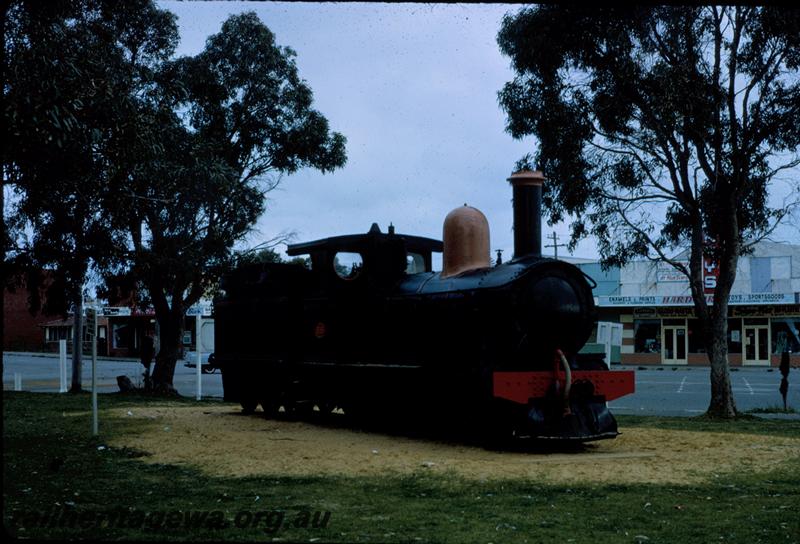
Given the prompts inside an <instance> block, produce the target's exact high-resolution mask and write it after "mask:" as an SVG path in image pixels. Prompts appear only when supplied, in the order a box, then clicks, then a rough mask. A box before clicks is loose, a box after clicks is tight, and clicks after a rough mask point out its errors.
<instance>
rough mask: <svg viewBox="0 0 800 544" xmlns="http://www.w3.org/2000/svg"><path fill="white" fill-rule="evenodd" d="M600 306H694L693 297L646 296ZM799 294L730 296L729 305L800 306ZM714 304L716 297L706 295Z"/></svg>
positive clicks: (611, 299) (603, 300)
mask: <svg viewBox="0 0 800 544" xmlns="http://www.w3.org/2000/svg"><path fill="white" fill-rule="evenodd" d="M595 298H596V302H597V305H598V306H693V305H694V298H692V296H691V295H644V296H600V297H595ZM798 298H799V297H798V293H747V294H740V295H730V296H729V297H728V304H731V305H739V304H800V300H798ZM706 302H707V303H708V304H712V303H713V302H714V295H706Z"/></svg>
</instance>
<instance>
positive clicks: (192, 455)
mask: <svg viewBox="0 0 800 544" xmlns="http://www.w3.org/2000/svg"><path fill="white" fill-rule="evenodd" d="M110 412H111V414H112V415H114V416H116V417H121V418H137V419H140V418H141V419H146V420H147V421H148V422H149V423H150V424H148V425H147V426H146V429H147V430H145V431H143V432H141V433H131V434H128V435H125V436H124V437H120V438H118V439H117V440H116V441H115V442H112V443H111V445H112V446H127V447H130V448H136V449H139V450H143V451H145V452H148V453H150V454H151V455H148V456H145V457H142V458H141V459H142V460H143V461H144V462H150V463H173V464H182V465H190V466H194V467H197V468H199V469H200V470H201V471H203V472H205V473H207V474H209V475H215V476H252V475H298V476H300V475H347V476H358V475H361V476H367V475H380V474H409V473H413V472H417V471H435V472H445V473H448V472H449V473H455V474H458V475H460V476H463V477H466V478H470V479H478V480H486V479H493V478H532V479H536V480H541V481H547V482H553V483H570V482H575V483H577V482H598V483H600V482H602V483H613V482H618V483H644V482H647V483H680V484H682V483H693V482H698V481H701V480H706V479H707V478H709V477H713V475H714V474H716V473H723V472H728V471H734V470H748V471H754V472H762V471H767V470H770V469H771V468H774V467H775V466H776V465H777V464H779V463H780V462H782V461H784V460H786V459H787V458H788V457H792V456H798V455H800V438H787V437H772V436H760V435H752V434H732V433H701V432H691V431H676V430H664V429H656V428H640V427H636V428H630V429H625V428H621V429H620V431H621V432H622V434H621V435H620V436H619V437H617V438H616V439H613V440H604V441H600V442H596V443H592V444H588V445H586V446H585V448H583V449H582V450H581V451H578V452H572V453H542V452H500V451H490V450H486V449H483V448H480V447H476V446H470V445H465V444H463V443H454V442H442V441H436V440H432V439H425V438H410V437H407V436H393V435H389V434H382V433H375V432H366V431H361V430H357V429H352V428H337V427H334V426H324V425H317V424H313V423H307V422H292V421H283V420H267V419H264V418H263V417H262V416H261V414H260V413H257V414H255V415H250V416H244V415H242V414H241V413H240V410H239V407H238V406H233V405H221V406H209V407H204V408H200V409H198V408H197V407H146V408H145V407H142V408H134V409H131V410H111V411H110Z"/></svg>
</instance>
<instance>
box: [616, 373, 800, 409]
mask: <svg viewBox="0 0 800 544" xmlns="http://www.w3.org/2000/svg"><path fill="white" fill-rule="evenodd" d="M615 368H616V366H615ZM631 370H635V372H636V393H635V394H633V395H628V396H627V397H622V398H620V399H617V400H615V401H612V402H609V403H608V405H609V407H610V408H611V411H612V412H613V413H615V414H641V415H665V416H692V415H698V414H701V413H703V412H705V411H706V409H707V408H708V403H709V400H710V399H711V391H710V376H709V374H710V369H709V368H703V367H684V368H679V367H653V368H648V369H647V370H636V368H631ZM731 382H732V383H731V385H732V388H733V396H734V398H735V399H736V407H737V408H738V409H739V410H740V411H743V412H746V411H748V410H752V409H754V408H768V407H778V406H780V407H782V406H783V400H782V398H781V395H780V392H779V391H778V387H779V385H780V383H781V374H780V372H778V370H777V369H772V371H771V372H770V369H767V368H738V369H732V371H731ZM792 382H794V383H792ZM787 398H788V402H789V405H790V406H792V407H794V408H795V409H800V370H798V369H793V370H792V371H791V372H790V373H789V394H788V397H787Z"/></svg>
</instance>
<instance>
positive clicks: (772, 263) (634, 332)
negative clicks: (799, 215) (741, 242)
mask: <svg viewBox="0 0 800 544" xmlns="http://www.w3.org/2000/svg"><path fill="white" fill-rule="evenodd" d="M578 266H579V267H581V268H582V269H584V271H585V272H587V274H589V275H590V276H592V275H593V273H594V274H595V275H597V276H598V280H601V281H598V287H597V288H596V289H595V302H596V303H597V306H598V311H599V314H600V320H601V321H602V320H606V321H613V320H616V321H618V322H620V323H622V325H623V336H622V347H621V362H622V363H623V364H631V365H648V364H653V365H675V366H680V365H703V366H707V365H708V364H709V362H708V357H707V353H706V352H707V348H706V341H705V334H704V331H703V330H702V327H701V326H700V321H699V320H698V319H697V317H696V315H695V311H694V301H693V299H692V296H691V295H690V294H689V283H688V280H687V279H686V278H685V277H684V276H683V275H682V274H680V273H678V272H677V271H676V270H675V269H674V268H672V267H671V266H669V265H665V264H663V263H652V262H650V261H638V262H633V263H630V264H629V265H627V266H625V267H623V268H621V269H616V270H611V271H603V272H602V274H598V273H597V271H596V270H595V268H597V265H596V264H595V265H591V264H585V263H581V264H578ZM705 268H706V270H707V278H710V279H706V284H707V285H706V286H707V289H706V294H705V297H706V300H707V302H708V303H709V304H710V303H712V302H713V290H714V289H713V287H714V285H715V276H714V272H715V270H714V265H713V264H712V263H707V265H706V267H705ZM614 281H616V285H614ZM728 304H729V307H728V353H729V361H730V364H731V365H732V366H753V367H759V366H761V367H767V366H777V365H778V364H779V363H780V359H781V356H782V354H783V353H784V352H789V353H790V358H791V362H792V365H795V366H800V246H797V245H789V244H777V243H771V242H766V243H761V244H758V245H757V246H756V248H755V251H754V252H753V254H752V255H748V256H745V257H741V258H740V260H739V265H738V267H737V275H736V281H735V283H734V286H733V289H732V293H731V295H730V298H729V300H728Z"/></svg>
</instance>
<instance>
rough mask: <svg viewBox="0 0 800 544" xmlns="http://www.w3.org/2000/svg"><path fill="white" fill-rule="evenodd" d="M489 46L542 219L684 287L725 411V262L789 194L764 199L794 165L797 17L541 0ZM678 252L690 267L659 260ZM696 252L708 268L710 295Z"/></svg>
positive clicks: (716, 412) (766, 10)
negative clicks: (529, 146)
mask: <svg viewBox="0 0 800 544" xmlns="http://www.w3.org/2000/svg"><path fill="white" fill-rule="evenodd" d="M498 43H499V45H500V48H501V50H502V52H503V53H504V54H505V55H507V56H508V57H510V58H511V61H512V65H513V68H514V70H515V71H516V76H515V78H514V79H513V80H512V81H510V82H508V83H507V84H506V85H505V86H504V87H503V89H502V90H501V91H500V93H499V100H500V104H501V106H502V108H503V109H504V110H505V111H506V113H507V115H508V118H507V130H508V132H510V133H511V134H512V135H513V136H514V137H515V138H523V137H525V136H528V135H534V136H535V137H536V138H537V140H538V150H537V151H536V154H535V157H532V156H530V155H529V156H527V157H525V158H523V160H521V162H520V165H521V164H524V163H528V164H529V163H530V162H532V161H535V162H536V163H537V164H538V165H539V166H540V168H541V169H542V170H544V173H545V175H546V177H547V178H548V180H549V183H548V185H547V186H546V188H545V195H544V201H545V203H546V206H547V208H548V209H549V212H550V219H551V221H553V222H555V221H559V220H561V219H562V218H564V217H565V216H567V215H569V216H570V217H572V218H573V221H572V242H571V243H572V245H573V247H574V244H575V243H577V241H578V240H579V239H580V238H582V237H584V236H587V235H589V234H591V235H593V236H594V237H595V238H596V239H597V241H598V247H599V250H600V253H601V256H602V258H603V262H604V263H605V264H606V265H623V264H625V263H626V262H628V261H629V260H630V259H632V258H634V257H649V258H652V259H655V260H660V261H663V262H666V263H669V264H670V265H672V266H673V267H675V268H676V269H677V270H679V271H680V272H681V273H683V274H684V275H685V276H686V277H687V278H688V280H689V285H690V288H691V294H692V296H693V299H694V307H695V313H696V315H697V317H698V318H699V320H700V322H701V325H702V328H703V331H704V337H705V339H706V344H707V345H706V348H707V352H708V358H709V360H710V364H711V402H710V404H709V407H708V413H709V414H710V415H713V416H720V417H732V416H734V415H735V414H736V406H735V403H734V399H733V395H732V392H731V382H730V373H729V367H728V357H727V355H728V347H727V323H728V322H727V318H728V297H729V295H730V292H731V288H732V286H733V283H734V280H735V278H736V266H737V262H738V259H739V256H740V255H742V254H743V253H745V252H747V251H748V249H749V248H750V247H751V246H752V245H753V244H754V243H755V242H756V241H758V240H760V239H762V238H763V237H764V236H766V235H768V234H769V233H770V232H772V231H773V229H774V228H775V226H776V224H777V223H778V222H779V221H781V220H782V219H783V218H784V217H785V216H786V215H787V213H788V212H789V211H790V209H791V207H792V206H796V204H797V201H796V198H797V195H798V194H800V193H797V192H794V193H793V198H794V200H792V196H791V193H790V201H789V202H785V203H784V204H785V205H782V206H778V207H775V208H772V207H770V206H769V205H768V202H769V195H770V190H771V189H773V188H774V187H775V184H776V181H777V180H778V179H779V176H778V174H779V173H780V172H781V171H784V170H787V169H793V168H795V167H796V166H797V165H798V164H799V163H800V160H799V159H798V153H797V151H798V145H800V79H799V78H798V67H800V11H798V10H796V9H779V8H772V7H752V6H727V7H717V6H669V7H655V6H647V7H615V8H607V7H578V6H557V5H545V6H537V7H529V8H523V9H521V10H519V11H518V12H516V13H514V14H509V15H506V17H505V18H504V20H503V22H502V27H501V30H500V32H499V34H498ZM790 171H791V170H790ZM794 172H796V169H795V170H794ZM686 247H688V248H689V260H688V266H687V265H685V264H684V263H682V262H679V261H678V260H676V259H674V258H673V257H672V255H673V254H674V252H673V250H676V249H677V248H686ZM704 258H709V259H713V260H714V261H716V262H718V263H719V277H718V281H717V284H716V287H715V289H714V293H713V300H711V301H708V300H707V299H706V297H705V296H704V285H703V272H702V267H703V263H704Z"/></svg>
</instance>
